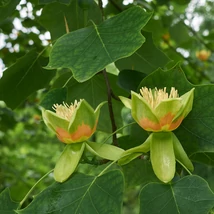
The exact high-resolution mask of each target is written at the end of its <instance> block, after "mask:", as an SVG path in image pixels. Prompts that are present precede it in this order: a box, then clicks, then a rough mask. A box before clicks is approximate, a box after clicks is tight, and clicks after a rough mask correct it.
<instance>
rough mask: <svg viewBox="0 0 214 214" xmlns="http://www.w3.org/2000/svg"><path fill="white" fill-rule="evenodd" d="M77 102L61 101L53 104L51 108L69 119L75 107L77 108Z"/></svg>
mask: <svg viewBox="0 0 214 214" xmlns="http://www.w3.org/2000/svg"><path fill="white" fill-rule="evenodd" d="M78 104H79V102H77V100H75V101H74V103H71V104H70V105H68V104H67V103H65V102H63V104H57V103H56V104H54V105H53V107H52V108H53V110H54V111H56V114H57V115H58V116H60V117H62V118H64V119H66V120H70V119H71V117H72V115H73V113H74V111H75V109H76V108H77V106H78Z"/></svg>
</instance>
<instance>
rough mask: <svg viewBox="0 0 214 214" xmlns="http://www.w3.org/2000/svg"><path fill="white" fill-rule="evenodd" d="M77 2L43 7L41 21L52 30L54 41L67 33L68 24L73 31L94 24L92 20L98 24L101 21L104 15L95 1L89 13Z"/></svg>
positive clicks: (74, 0)
mask: <svg viewBox="0 0 214 214" xmlns="http://www.w3.org/2000/svg"><path fill="white" fill-rule="evenodd" d="M77 2H78V1H77V0H72V1H71V3H70V4H69V5H65V4H60V3H52V4H48V5H46V6H45V7H44V8H43V10H42V14H41V16H40V18H39V22H40V24H41V25H43V26H44V27H45V28H46V29H47V30H48V31H50V33H51V39H52V40H53V41H54V40H56V39H58V38H59V37H60V36H62V35H64V34H66V33H67V31H66V25H67V27H68V29H69V31H70V32H71V31H74V30H77V29H80V28H84V27H86V26H87V25H92V22H91V21H90V20H93V22H94V23H96V24H99V23H101V20H102V15H101V12H100V9H99V7H98V5H97V4H96V3H95V2H94V1H92V5H91V6H90V8H89V9H88V11H87V14H85V12H84V11H83V10H82V9H81V8H80V7H79V6H78V3H77ZM56 11H57V15H56Z"/></svg>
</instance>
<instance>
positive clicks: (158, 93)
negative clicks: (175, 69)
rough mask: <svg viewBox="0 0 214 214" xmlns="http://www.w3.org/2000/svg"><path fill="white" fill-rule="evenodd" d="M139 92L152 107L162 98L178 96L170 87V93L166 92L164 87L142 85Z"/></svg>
mask: <svg viewBox="0 0 214 214" xmlns="http://www.w3.org/2000/svg"><path fill="white" fill-rule="evenodd" d="M140 94H141V95H142V96H143V98H144V99H145V100H146V101H147V103H148V104H149V105H150V106H151V107H152V108H153V109H154V108H155V107H156V106H157V105H158V104H159V103H160V102H161V101H162V100H166V99H169V98H178V97H179V95H178V91H177V90H176V89H175V88H174V87H171V90H170V94H168V93H167V92H166V87H164V88H163V89H157V88H156V87H155V89H153V90H152V89H151V88H149V89H148V88H147V87H142V88H141V89H140Z"/></svg>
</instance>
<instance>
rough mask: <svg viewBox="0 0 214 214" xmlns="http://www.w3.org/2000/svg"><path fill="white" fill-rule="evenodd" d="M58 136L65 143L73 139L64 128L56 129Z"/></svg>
mask: <svg viewBox="0 0 214 214" xmlns="http://www.w3.org/2000/svg"><path fill="white" fill-rule="evenodd" d="M56 134H57V137H58V139H59V140H60V141H61V142H63V143H64V142H65V140H66V139H71V135H70V134H69V133H68V132H67V131H66V130H64V129H62V128H56Z"/></svg>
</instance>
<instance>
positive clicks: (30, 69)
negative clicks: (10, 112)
mask: <svg viewBox="0 0 214 214" xmlns="http://www.w3.org/2000/svg"><path fill="white" fill-rule="evenodd" d="M46 60H47V59H46V58H43V57H42V56H41V55H40V54H37V53H36V51H35V50H32V51H30V52H29V53H27V54H26V55H25V56H23V57H21V58H20V59H18V60H17V62H16V63H15V64H14V65H12V66H11V67H9V68H8V69H7V70H5V71H4V75H3V77H2V78H1V79H0V100H3V101H5V103H6V104H7V106H8V107H10V108H12V109H14V108H16V107H17V106H18V105H20V104H21V103H22V102H23V101H24V100H25V99H26V98H27V97H28V96H29V95H31V94H32V93H33V92H35V91H37V90H38V89H41V88H43V87H45V86H46V85H47V84H48V83H49V81H50V80H51V79H52V77H53V76H54V74H55V72H53V71H47V70H44V69H43V68H42V67H41V66H42V65H44V64H45V63H46Z"/></svg>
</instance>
